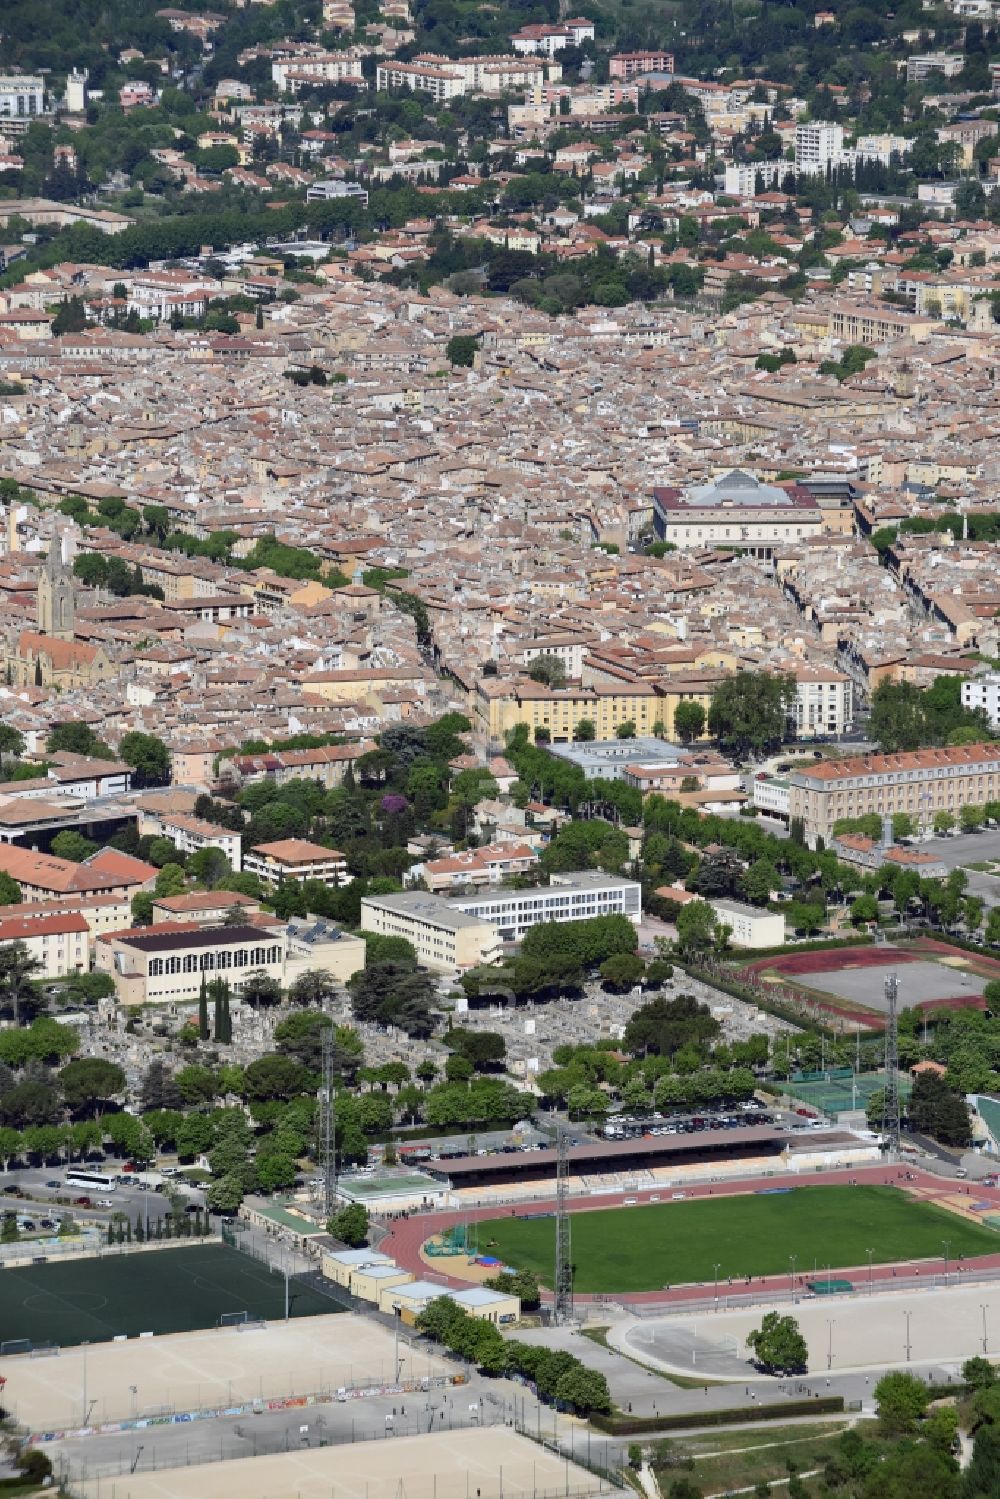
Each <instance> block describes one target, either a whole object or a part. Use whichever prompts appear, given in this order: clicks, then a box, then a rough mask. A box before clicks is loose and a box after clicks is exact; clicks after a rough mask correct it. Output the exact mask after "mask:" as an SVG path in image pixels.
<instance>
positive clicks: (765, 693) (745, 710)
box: [678, 671, 795, 759]
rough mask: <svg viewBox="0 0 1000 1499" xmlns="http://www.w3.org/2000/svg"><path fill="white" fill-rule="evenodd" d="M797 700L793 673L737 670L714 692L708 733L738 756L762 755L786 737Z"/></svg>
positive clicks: (709, 711)
mask: <svg viewBox="0 0 1000 1499" xmlns="http://www.w3.org/2000/svg"><path fill="white" fill-rule="evenodd" d="M794 701H795V678H794V677H793V676H791V675H788V674H787V673H781V672H779V673H771V672H766V671H758V672H752V671H737V672H736V673H735V674H734V675H733V676H731V677H726V678H725V680H724V681H722V682H720V683H719V685H718V686H717V687H716V689H715V691H714V692H713V693H712V701H711V704H710V706H709V710H708V729H709V733H711V734H713V735H714V736H715V737H716V739H718V741H719V743H720V744H721V745H722V747H723V748H724V749H727V750H729V751H731V752H732V753H733V754H734V755H735V756H736V757H737V758H738V759H746V758H747V757H748V756H749V755H751V754H754V755H760V754H762V753H763V751H764V750H766V749H769V748H772V747H774V746H776V745H779V744H780V743H781V741H782V740H783V739H784V737H785V734H786V732H787V728H788V715H789V712H790V710H791V707H792V704H793V703H794ZM678 706H680V705H679V704H678Z"/></svg>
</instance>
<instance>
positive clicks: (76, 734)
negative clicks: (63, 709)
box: [48, 719, 115, 760]
mask: <svg viewBox="0 0 1000 1499" xmlns="http://www.w3.org/2000/svg"><path fill="white" fill-rule="evenodd" d="M48 747H49V750H50V751H51V753H52V754H56V753H57V752H58V751H59V750H66V751H68V753H69V754H71V755H86V756H88V757H89V758H91V759H96V760H113V759H114V758H115V757H114V755H113V754H112V752H111V750H109V749H108V746H107V745H106V744H105V743H104V741H103V740H102V739H98V737H97V735H96V734H95V733H94V731H93V729H92V728H91V727H90V725H89V724H86V723H82V722H80V721H79V720H78V719H67V720H66V722H65V723H60V724H56V726H55V728H54V729H53V730H52V732H51V733H50V734H49V737H48Z"/></svg>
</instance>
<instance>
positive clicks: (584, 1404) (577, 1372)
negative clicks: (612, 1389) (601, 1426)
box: [555, 1359, 611, 1416]
mask: <svg viewBox="0 0 1000 1499" xmlns="http://www.w3.org/2000/svg"><path fill="white" fill-rule="evenodd" d="M555 1398H556V1400H558V1401H559V1402H560V1403H561V1404H565V1405H568V1406H571V1407H572V1409H573V1410H575V1411H576V1413H577V1415H580V1416H586V1415H589V1414H590V1412H591V1411H597V1412H600V1413H607V1412H609V1411H610V1410H611V1395H610V1393H609V1391H608V1382H607V1379H606V1378H605V1376H604V1375H603V1374H601V1373H600V1372H599V1371H598V1370H597V1369H588V1368H587V1366H586V1364H583V1363H581V1362H580V1361H579V1360H578V1359H575V1360H574V1364H573V1367H572V1368H570V1369H567V1370H565V1372H564V1373H563V1374H561V1375H560V1376H559V1380H558V1382H557V1384H556V1387H555Z"/></svg>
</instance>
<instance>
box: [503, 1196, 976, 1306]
mask: <svg viewBox="0 0 1000 1499" xmlns="http://www.w3.org/2000/svg"><path fill="white" fill-rule="evenodd" d="M570 1223H571V1227H572V1261H573V1264H574V1266H575V1267H576V1268H575V1274H574V1278H573V1284H574V1287H575V1289H576V1290H577V1291H579V1292H581V1293H582V1294H594V1293H598V1294H599V1293H601V1292H607V1293H608V1294H609V1295H610V1294H614V1293H615V1292H627V1291H653V1290H660V1289H662V1288H663V1287H664V1286H678V1285H688V1284H693V1283H696V1282H708V1283H712V1282H714V1279H715V1273H716V1272H715V1266H716V1265H718V1267H719V1270H718V1274H719V1279H720V1280H721V1281H723V1282H726V1281H728V1279H729V1277H732V1279H733V1281H734V1282H735V1281H737V1280H738V1279H739V1278H740V1277H743V1278H744V1279H745V1278H746V1276H748V1275H781V1274H787V1273H788V1271H789V1268H790V1261H789V1256H791V1255H795V1257H796V1267H797V1271H798V1273H799V1274H800V1275H804V1276H807V1277H812V1276H813V1275H814V1273H815V1274H818V1275H819V1276H820V1277H822V1275H823V1273H824V1267H825V1266H827V1265H829V1266H830V1268H831V1269H832V1270H837V1269H845V1268H847V1267H853V1266H859V1265H860V1266H865V1267H867V1264H868V1254H867V1251H868V1250H869V1249H872V1250H874V1254H873V1256H872V1258H873V1261H874V1263H875V1264H887V1263H890V1262H895V1261H904V1260H911V1259H912V1260H926V1259H930V1260H933V1259H934V1258H935V1257H936V1258H938V1259H939V1260H940V1259H941V1257H942V1255H943V1253H944V1247H943V1243H942V1241H943V1240H945V1239H947V1240H948V1241H949V1253H950V1256H951V1263H952V1265H954V1264H955V1262H956V1260H957V1258H958V1256H959V1255H967V1256H972V1255H979V1254H996V1253H997V1252H998V1251H1000V1235H998V1234H996V1233H994V1231H993V1230H992V1229H989V1228H983V1227H981V1226H980V1225H979V1224H978V1223H972V1222H969V1221H967V1220H966V1219H964V1218H960V1217H958V1216H957V1215H956V1214H955V1213H949V1212H948V1211H947V1210H946V1209H944V1208H938V1207H933V1206H929V1205H927V1204H924V1203H919V1202H914V1201H912V1199H910V1198H908V1197H907V1196H905V1194H904V1193H903V1192H901V1191H899V1190H898V1189H897V1188H895V1187H808V1188H806V1187H799V1188H795V1189H793V1190H792V1191H790V1192H772V1193H768V1192H761V1193H753V1194H750V1195H746V1196H735V1197H713V1198H700V1199H697V1200H695V1201H691V1202H669V1203H662V1204H657V1205H655V1206H653V1207H645V1206H643V1207H630V1208H604V1209H600V1210H598V1211H595V1212H586V1213H573V1214H572V1216H571V1219H570ZM479 1245H480V1249H481V1250H483V1251H486V1250H487V1249H488V1250H489V1252H490V1253H491V1254H496V1255H498V1256H499V1257H500V1258H501V1259H502V1260H503V1261H504V1263H505V1264H507V1265H513V1266H515V1267H516V1268H517V1269H527V1270H534V1271H535V1272H536V1273H537V1274H538V1275H539V1276H540V1277H541V1279H542V1281H543V1283H544V1284H546V1285H551V1284H552V1273H553V1261H554V1257H555V1219H554V1218H553V1217H551V1216H549V1217H544V1218H495V1219H491V1220H489V1222H487V1223H481V1224H480V1225H479Z"/></svg>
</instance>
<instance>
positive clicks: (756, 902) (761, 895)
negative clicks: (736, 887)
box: [742, 859, 780, 906]
mask: <svg viewBox="0 0 1000 1499" xmlns="http://www.w3.org/2000/svg"><path fill="white" fill-rule="evenodd" d="M742 883H743V894H744V895H745V896H746V898H747V900H748V901H749V902H750V904H751V905H752V906H766V905H767V903H768V901H769V900H770V899H771V891H772V890H776V889H777V888H778V885H779V884H780V880H779V878H778V871H777V870H776V869H775V867H774V865H773V864H772V863H770V861H769V860H767V859H757V860H755V861H754V863H753V864H751V865H750V868H749V869H748V870H747V871H746V873H745V874H744V876H743V881H742Z"/></svg>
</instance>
